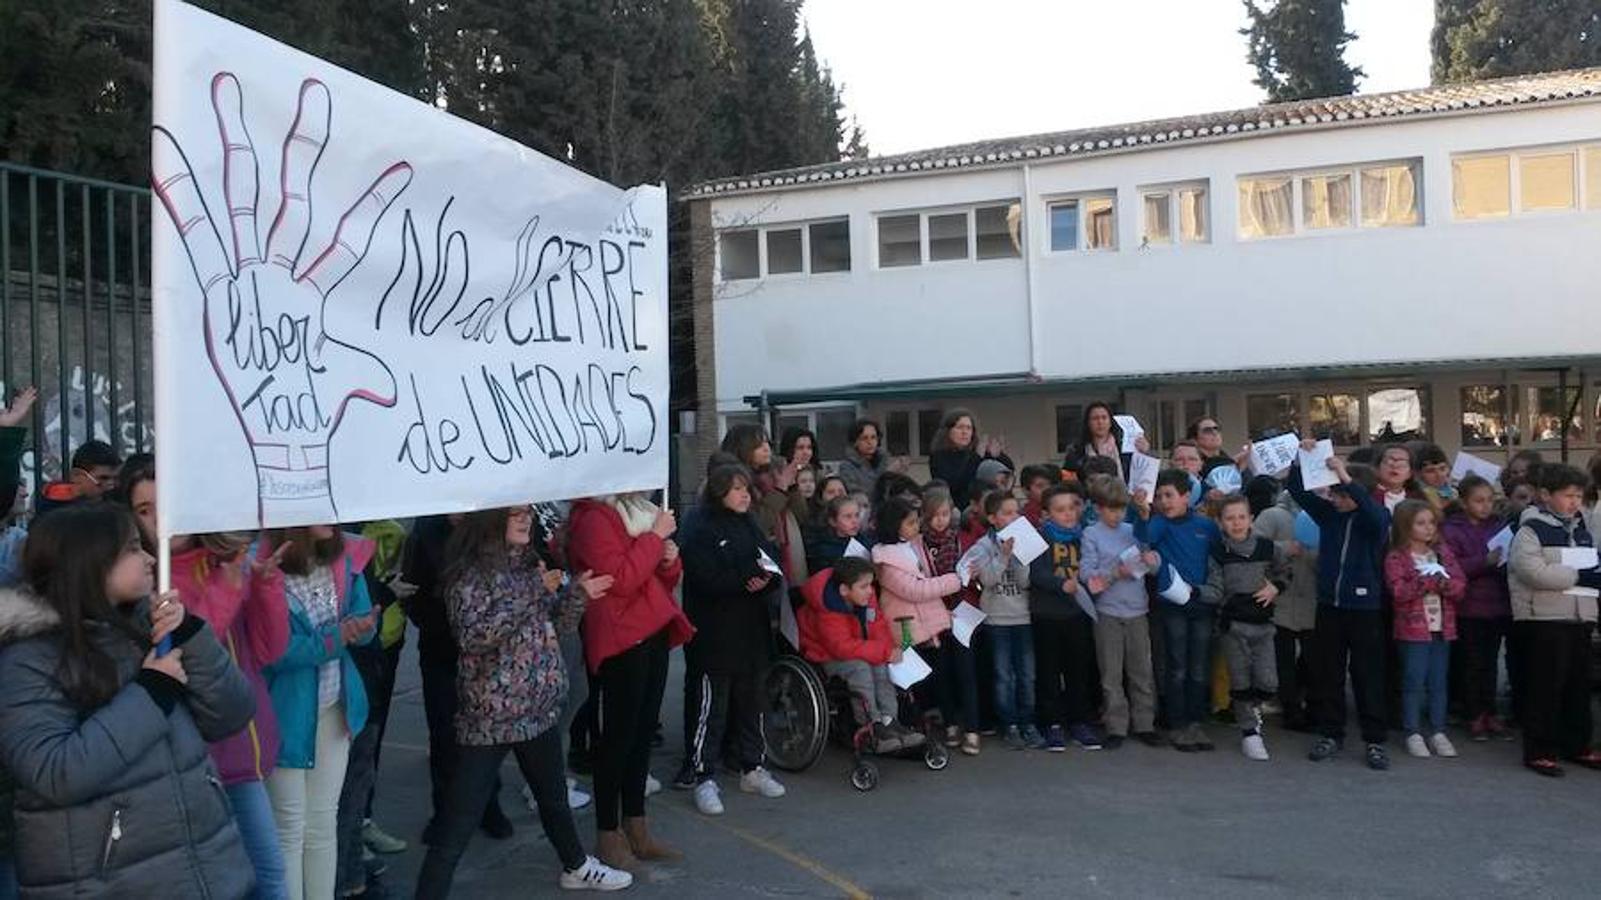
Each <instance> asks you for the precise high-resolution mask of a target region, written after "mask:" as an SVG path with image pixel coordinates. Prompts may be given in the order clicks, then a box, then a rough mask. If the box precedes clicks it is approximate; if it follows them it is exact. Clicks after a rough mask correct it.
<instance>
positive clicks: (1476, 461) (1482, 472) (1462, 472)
mask: <svg viewBox="0 0 1601 900" xmlns="http://www.w3.org/2000/svg"><path fill="white" fill-rule="evenodd" d="M1470 474H1471V475H1477V476H1479V477H1480V478H1483V479H1484V480H1485V481H1488V482H1490V483H1491V484H1497V483H1499V482H1500V481H1501V467H1500V466H1498V465H1496V464H1495V463H1493V462H1490V461H1489V460H1487V459H1485V458H1483V457H1481V456H1474V455H1473V454H1471V453H1469V452H1467V451H1466V450H1458V451H1457V453H1456V460H1455V461H1453V462H1452V464H1451V483H1452V484H1456V483H1457V482H1460V481H1461V480H1462V479H1464V478H1466V477H1468V475H1470Z"/></svg>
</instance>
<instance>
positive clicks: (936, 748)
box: [923, 741, 951, 772]
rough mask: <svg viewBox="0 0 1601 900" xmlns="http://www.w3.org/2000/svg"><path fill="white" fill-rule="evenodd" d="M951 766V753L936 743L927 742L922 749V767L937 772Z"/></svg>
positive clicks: (942, 745)
mask: <svg viewBox="0 0 1601 900" xmlns="http://www.w3.org/2000/svg"><path fill="white" fill-rule="evenodd" d="M950 764H951V751H949V750H946V749H945V745H944V744H941V743H939V742H937V741H929V742H928V743H927V744H926V745H924V749H923V765H925V766H928V767H929V768H930V769H931V770H933V771H935V772H938V771H939V770H941V769H943V768H945V767H946V766H948V765H950Z"/></svg>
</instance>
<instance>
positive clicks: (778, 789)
mask: <svg viewBox="0 0 1601 900" xmlns="http://www.w3.org/2000/svg"><path fill="white" fill-rule="evenodd" d="M739 789H740V790H742V791H744V792H745V793H747V794H761V795H762V796H763V797H766V798H768V799H769V800H776V799H778V798H779V797H782V796H784V786H783V785H781V784H779V783H778V779H776V778H774V777H773V773H771V772H769V771H767V770H766V769H764V768H762V767H761V766H757V767H756V768H754V769H751V770H750V771H749V772H746V773H745V774H744V775H741V776H739Z"/></svg>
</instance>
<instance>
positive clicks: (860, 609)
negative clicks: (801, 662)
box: [796, 556, 923, 753]
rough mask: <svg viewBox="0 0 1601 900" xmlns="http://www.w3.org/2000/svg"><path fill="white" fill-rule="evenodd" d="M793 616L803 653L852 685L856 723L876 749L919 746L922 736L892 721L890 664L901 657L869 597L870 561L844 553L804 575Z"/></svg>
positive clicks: (897, 644)
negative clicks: (831, 565) (832, 562)
mask: <svg viewBox="0 0 1601 900" xmlns="http://www.w3.org/2000/svg"><path fill="white" fill-rule="evenodd" d="M801 594H802V596H803V597H805V600H806V602H805V603H804V604H803V605H802V606H801V608H800V612H799V613H798V615H797V616H796V619H797V621H796V625H797V626H798V627H799V629H800V650H801V654H802V655H804V656H805V657H806V658H807V659H809V660H811V661H812V662H814V663H818V664H820V665H822V667H823V671H824V672H826V673H828V674H829V675H830V676H832V677H834V678H838V679H840V680H841V681H844V682H845V684H846V686H847V687H848V688H849V689H850V693H851V700H852V701H853V703H852V704H851V712H852V714H853V715H854V716H855V717H856V724H858V725H862V726H866V727H867V728H869V729H870V731H871V735H872V738H871V741H870V747H871V749H872V750H873V752H875V753H893V752H895V751H897V750H904V749H910V748H914V747H921V746H922V745H923V735H922V734H920V733H918V732H916V731H913V730H911V729H909V728H907V727H906V726H904V725H902V724H900V722H899V721H897V720H896V713H897V712H898V711H899V700H898V699H897V697H896V694H895V684H894V682H892V681H891V680H890V675H889V664H890V663H891V662H898V661H900V658H901V647H900V641H899V640H897V639H896V637H895V626H894V625H893V624H892V623H891V622H890V620H889V619H888V618H886V616H885V614H884V613H883V612H882V611H881V610H880V608H879V605H878V603H877V602H876V601H875V600H874V599H873V564H872V563H870V562H868V561H867V560H865V559H857V558H855V557H853V556H847V557H844V558H842V559H840V561H839V562H838V563H836V564H835V565H834V568H832V569H824V570H823V571H821V572H818V573H817V574H816V575H813V576H812V577H811V578H809V579H807V581H806V584H805V586H804V587H802V588H801Z"/></svg>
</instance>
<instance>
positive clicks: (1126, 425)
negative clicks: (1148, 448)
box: [1112, 416, 1145, 453]
mask: <svg viewBox="0 0 1601 900" xmlns="http://www.w3.org/2000/svg"><path fill="white" fill-rule="evenodd" d="M1112 421H1114V422H1116V423H1117V426H1118V427H1119V428H1121V429H1123V446H1122V447H1121V448H1120V449H1121V450H1122V452H1124V453H1133V452H1134V451H1135V450H1138V449H1139V448H1138V447H1135V446H1134V439H1135V438H1138V437H1143V436H1144V435H1145V426H1143V425H1141V424H1140V420H1139V419H1136V418H1134V417H1133V416H1113V417H1112Z"/></svg>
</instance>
